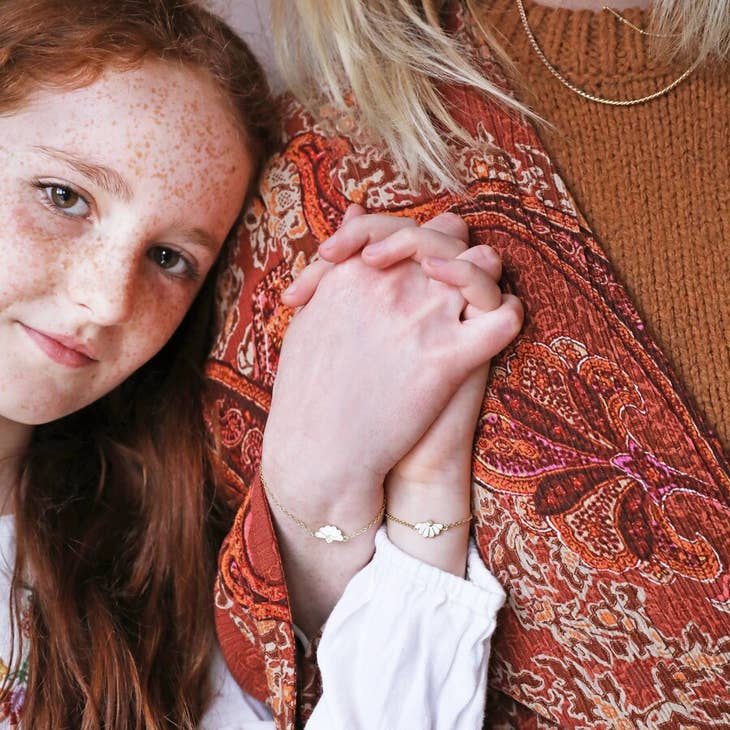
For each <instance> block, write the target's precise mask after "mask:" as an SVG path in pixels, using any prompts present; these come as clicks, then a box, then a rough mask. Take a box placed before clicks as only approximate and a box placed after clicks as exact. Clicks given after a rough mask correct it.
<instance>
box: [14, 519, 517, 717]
mask: <svg viewBox="0 0 730 730" xmlns="http://www.w3.org/2000/svg"><path fill="white" fill-rule="evenodd" d="M375 544H376V551H375V555H374V557H373V559H372V561H371V562H370V563H369V564H368V565H367V566H366V567H365V568H363V569H362V570H361V571H360V572H359V573H358V574H357V575H355V577H354V578H353V579H352V580H351V581H350V583H349V584H348V586H347V589H346V590H345V593H344V594H343V596H342V598H341V599H340V600H339V602H338V603H337V605H336V606H335V608H334V610H333V612H332V614H331V615H330V617H329V619H328V621H327V625H326V626H325V629H324V632H323V635H322V640H321V642H320V646H319V650H318V652H317V658H318V663H319V666H320V669H321V671H322V686H323V694H322V698H321V699H320V701H319V703H318V704H317V706H316V708H315V709H314V712H313V714H312V717H311V718H310V720H309V722H308V723H307V726H306V728H307V730H334V729H335V728H348V730H377V729H383V730H422V729H423V730H426V729H429V730H437V729H438V730H479V729H480V728H481V727H482V724H483V716H484V705H485V698H486V681H487V679H486V678H487V664H488V661H489V647H490V639H491V636H492V633H493V631H494V626H495V621H496V615H497V612H498V610H499V609H500V607H501V606H502V604H503V603H504V591H503V590H502V588H501V586H500V585H499V583H498V582H497V581H496V579H495V578H494V577H493V576H492V575H491V574H490V573H489V572H488V571H487V569H486V568H485V567H484V564H483V563H482V561H481V559H480V557H479V555H478V553H477V551H476V548H475V547H474V546H473V545H472V546H471V547H470V551H469V559H468V567H467V579H466V580H464V579H461V578H457V577H456V576H454V575H451V574H449V573H445V572H443V571H441V570H439V569H437V568H434V567H432V566H430V565H426V564H424V563H421V562H419V561H418V560H416V559H414V558H412V557H411V556H409V555H406V554H405V553H403V552H401V551H400V550H399V549H398V548H396V547H395V546H394V545H393V544H392V543H391V542H390V541H389V540H388V538H387V535H386V531H385V528H381V529H380V530H379V531H378V534H377V536H376V541H375ZM14 560H15V530H14V522H13V518H12V517H11V516H7V517H0V595H3V594H4V595H5V596H6V598H5V600H1V601H0V680H2V679H4V677H5V676H6V675H7V673H8V671H12V667H8V666H7V665H6V664H5V662H6V661H8V658H9V654H10V615H9V608H8V600H7V596H8V595H9V591H10V579H11V576H12V566H13V563H14ZM21 624H22V617H21ZM14 664H15V662H13V665H14ZM211 671H212V672H213V679H214V686H215V687H216V695H215V697H214V699H213V701H212V703H211V705H210V707H209V708H208V711H207V712H206V713H205V716H204V718H203V720H202V722H201V725H200V728H201V730H274V723H273V721H272V719H271V714H270V712H269V711H268V709H267V708H266V706H265V705H263V704H262V703H260V702H258V701H257V700H255V699H253V698H252V697H250V696H249V695H247V694H246V693H244V692H243V691H242V690H241V689H240V688H239V687H238V685H237V684H236V682H235V681H234V680H233V678H232V676H231V675H230V674H229V672H228V670H227V668H226V666H225V663H224V662H223V659H222V657H221V655H220V654H217V655H216V657H215V658H214V661H213V666H212V669H211ZM3 672H4V674H3ZM11 681H12V689H11V691H10V693H9V694H8V696H7V698H6V700H5V701H4V702H3V703H2V704H1V705H0V726H2V727H5V728H13V727H17V724H18V722H19V717H20V714H21V710H22V704H23V698H24V694H25V685H26V673H25V666H24V662H21V665H20V670H19V671H18V672H17V673H16V676H15V677H14V678H12V680H11Z"/></svg>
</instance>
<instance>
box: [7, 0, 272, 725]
mask: <svg viewBox="0 0 730 730" xmlns="http://www.w3.org/2000/svg"><path fill="white" fill-rule="evenodd" d="M149 59H154V60H161V61H165V62H172V63H177V64H180V63H182V64H186V65H188V66H189V67H191V68H193V69H196V70H199V71H202V72H204V73H207V74H209V75H210V78H211V82H212V83H214V84H216V86H217V87H218V88H219V90H220V92H221V95H222V98H223V99H225V100H227V101H226V103H229V104H230V108H231V112H232V113H233V114H234V115H235V118H236V119H237V121H238V122H239V123H240V128H241V130H242V131H243V133H244V135H245V139H246V140H247V143H248V146H249V151H250V154H251V155H252V157H253V159H254V160H255V161H260V160H261V159H262V157H263V156H264V155H265V154H266V153H267V152H268V150H269V149H270V147H271V146H272V144H273V142H274V139H275V137H274V132H273V131H272V130H274V129H275V128H276V125H275V123H274V122H275V120H274V118H273V117H274V114H273V109H274V107H273V105H272V103H271V100H270V96H269V92H268V87H267V84H266V80H265V77H264V74H263V72H262V70H261V68H260V67H259V65H258V63H257V61H256V60H255V58H254V56H253V55H252V54H251V53H250V52H249V50H248V49H247V47H246V46H245V44H244V43H243V42H242V41H241V40H240V39H239V38H238V37H237V36H236V35H235V34H234V33H233V31H231V30H230V29H229V28H228V27H227V26H226V25H225V24H224V23H223V22H222V21H220V20H219V19H218V18H217V17H215V16H214V15H212V14H210V13H209V12H207V11H206V10H204V9H202V8H201V7H200V6H198V5H197V4H195V3H194V2H191V1H189V0H94V2H88V1H87V0H3V2H0V114H2V113H9V112H12V111H13V110H15V109H17V108H19V107H21V106H22V105H23V103H24V102H25V100H26V99H27V98H28V97H29V96H30V95H31V94H32V93H33V92H34V91H35V90H37V89H38V88H43V87H54V88H78V87H81V86H84V85H87V84H90V83H92V82H93V81H94V80H95V79H96V78H97V77H98V76H99V75H100V74H101V73H102V72H103V71H105V70H106V69H108V68H115V69H121V70H124V69H128V68H134V67H136V66H139V65H140V64H141V63H143V62H144V61H146V60H149ZM211 310H212V275H211V277H210V278H209V281H208V282H206V284H205V285H204V287H203V289H202V290H201V294H200V295H199V296H198V298H197V300H196V302H195V304H194V305H193V307H192V309H191V311H190V312H189V313H188V315H187V317H186V319H185V321H184V322H183V324H182V325H181V327H180V328H179V329H178V331H177V332H176V334H175V336H174V337H173V338H172V340H171V341H170V342H169V343H168V344H167V346H166V347H165V348H164V349H163V351H162V352H161V353H159V354H158V355H157V356H156V357H155V358H154V359H153V360H152V361H151V362H150V363H148V364H147V365H145V366H144V367H142V368H141V369H140V370H139V371H138V372H137V373H135V374H134V375H133V376H131V377H130V378H129V379H128V380H127V381H126V382H125V383H124V384H122V385H121V386H120V387H119V388H117V389H116V390H115V391H113V392H112V393H110V394H109V395H108V396H106V397H104V398H102V399H101V400H99V401H97V402H96V403H94V404H92V405H91V406H89V407H87V408H85V409H83V410H82V411H80V412H78V413H75V414H72V415H71V416H68V417H66V418H63V419H60V420H59V421H56V422H54V423H51V424H48V425H45V426H39V427H37V428H36V429H35V430H34V434H33V441H32V443H31V446H30V449H29V451H28V454H27V457H26V459H25V462H24V469H23V473H22V477H21V480H20V485H19V488H18V489H17V491H16V495H15V514H16V535H17V559H16V567H15V576H14V580H13V589H12V595H11V607H13V608H14V611H15V614H16V615H17V612H18V607H19V605H20V600H21V599H20V596H21V586H22V585H23V581H24V579H25V580H30V581H31V582H32V588H33V596H32V601H31V615H30V636H31V638H30V642H29V665H28V686H27V693H26V698H25V707H24V710H23V716H22V724H23V725H24V726H28V727H33V728H44V729H47V730H61V729H66V728H69V729H70V728H74V729H75V728H81V729H82V730H100V729H101V728H104V729H110V728H118V729H119V730H133V729H135V728H139V729H141V728H146V729H150V730H157V729H159V730H161V729H162V728H188V729H190V730H192V728H194V727H196V726H197V724H198V722H199V720H200V717H201V715H202V713H203V711H204V708H205V706H206V703H207V702H208V699H209V695H210V688H209V678H208V666H209V658H210V652H211V649H212V646H213V642H214V641H215V636H214V631H213V625H212V608H213V607H212V605H211V604H212V584H213V578H214V572H215V555H216V551H217V546H218V540H219V538H220V537H221V534H220V532H221V530H219V529H218V528H217V526H216V525H218V524H219V526H220V528H221V529H222V528H223V523H222V518H221V522H220V523H216V520H215V519H214V517H215V516H216V514H218V513H217V512H216V509H217V508H216V504H215V500H214V496H213V489H212V485H211V481H212V480H211V475H210V473H209V468H208V464H209V461H208V459H207V458H206V442H205V437H204V433H205V430H204V428H203V424H202V416H201V410H200V395H201V394H200V390H201V378H200V369H201V367H202V363H203V360H204V358H205V356H206V353H207V350H208V347H209V344H210V343H209V340H208V337H209V328H210V315H211ZM15 633H16V634H17V633H18V632H17V631H15ZM15 638H16V639H18V638H19V637H17V636H16V637H15ZM15 648H16V651H15V653H16V655H17V653H18V652H17V649H18V646H17V645H16V647H15ZM13 674H14V673H13V672H9V673H8V676H9V677H11V676H12V675H13ZM6 684H7V680H6ZM8 691H9V688H8V687H7V686H6V687H5V688H4V692H5V693H7V692H8ZM0 699H4V697H0Z"/></svg>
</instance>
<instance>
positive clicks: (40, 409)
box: [0, 394, 92, 426]
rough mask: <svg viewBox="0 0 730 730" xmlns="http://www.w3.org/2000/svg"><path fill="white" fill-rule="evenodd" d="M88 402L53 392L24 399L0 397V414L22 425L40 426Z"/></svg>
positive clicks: (78, 409)
mask: <svg viewBox="0 0 730 730" xmlns="http://www.w3.org/2000/svg"><path fill="white" fill-rule="evenodd" d="M14 395H15V394H14ZM90 402H92V401H83V402H81V401H79V400H76V399H70V398H68V397H63V396H59V395H55V394H54V395H48V396H45V397H43V396H39V395H38V394H35V395H32V396H29V397H27V398H24V399H22V398H18V397H13V398H10V399H8V398H2V397H0V415H1V416H2V418H4V419H6V420H8V421H14V422H15V423H19V424H22V425H24V426H42V425H44V424H46V423H51V422H53V421H57V420H58V419H59V418H63V417H64V416H68V415H70V414H71V413H75V412H76V411H80V410H81V409H82V408H84V407H85V406H87V405H88V404H89V403H90Z"/></svg>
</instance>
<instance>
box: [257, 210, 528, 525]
mask: <svg viewBox="0 0 730 730" xmlns="http://www.w3.org/2000/svg"><path fill="white" fill-rule="evenodd" d="M500 275H501V262H500V259H499V256H498V255H497V254H496V252H494V251H493V250H492V249H491V248H490V247H488V246H475V247H473V248H468V229H467V226H466V224H465V223H464V221H463V220H462V219H461V218H459V217H458V216H456V215H453V214H443V215H440V216H438V217H436V218H434V219H432V220H431V221H429V222H427V223H426V224H424V225H421V226H419V225H417V224H416V223H415V222H414V221H413V220H410V219H408V218H400V217H395V216H388V215H377V214H375V215H365V214H364V211H363V210H362V209H361V208H359V207H358V206H351V207H350V209H349V210H348V212H347V214H346V216H345V219H344V220H343V225H342V226H341V227H340V229H339V230H338V231H337V232H336V233H335V234H334V235H333V236H332V237H331V238H330V239H329V240H328V241H326V242H325V243H323V244H322V246H320V259H319V260H317V261H315V262H313V263H312V264H310V265H309V266H308V267H307V268H306V269H304V271H303V272H302V273H301V274H300V275H299V277H298V278H297V279H296V281H295V282H294V284H293V286H292V287H291V288H290V289H289V290H288V291H287V292H286V294H285V297H284V300H283V301H284V303H285V304H288V305H290V306H293V307H300V309H299V310H298V312H297V314H296V315H295V316H294V317H293V319H292V321H291V324H290V326H289V328H288V330H287V333H286V335H285V337H284V342H283V346H282V351H281V357H280V361H279V370H278V374H277V379H276V384H275V387H274V393H273V398H272V405H271V411H270V415H269V420H268V422H267V426H266V432H265V436H264V444H263V454H262V465H263V469H264V472H265V473H266V475H267V479H268V482H269V484H270V485H272V486H273V488H274V490H275V491H276V493H277V494H278V495H279V497H280V498H281V499H282V501H285V502H286V503H287V505H288V506H289V507H290V508H291V509H293V510H294V511H296V512H297V514H299V515H300V516H301V517H302V518H303V519H305V520H311V521H312V522H313V523H314V524H323V522H324V521H333V522H336V523H337V524H340V525H345V527H353V528H354V527H355V526H357V525H358V524H360V523H362V521H363V519H367V516H368V515H370V514H371V513H372V512H373V511H374V508H375V509H377V505H378V504H379V503H380V502H382V498H383V484H384V482H385V479H386V475H388V474H390V475H391V477H390V478H391V479H392V478H393V477H394V476H395V477H396V478H397V479H401V480H404V481H407V482H418V483H421V484H431V483H433V484H434V485H436V484H440V485H448V484H449V483H450V482H451V481H457V480H458V481H460V482H463V479H464V475H465V473H467V474H468V472H469V471H470V463H471V446H472V440H473V434H474V427H475V423H476V419H477V416H478V412H479V407H480V404H481V401H482V398H483V394H484V387H485V379H486V373H487V369H488V364H489V361H490V359H491V358H492V357H493V356H494V355H495V354H497V353H498V352H499V351H500V350H502V349H503V348H504V347H505V346H506V345H507V344H509V342H511V341H512V340H513V339H514V337H515V336H516V335H517V333H518V332H519V329H520V327H521V325H522V307H521V304H520V302H519V300H518V299H517V298H516V297H514V296H512V295H509V294H503V293H502V292H501V291H500V289H499V287H498V284H497V281H498V280H499V278H500Z"/></svg>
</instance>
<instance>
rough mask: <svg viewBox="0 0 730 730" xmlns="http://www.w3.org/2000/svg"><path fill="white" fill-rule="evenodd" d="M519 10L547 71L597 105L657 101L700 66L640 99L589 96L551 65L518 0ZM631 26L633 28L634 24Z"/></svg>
mask: <svg viewBox="0 0 730 730" xmlns="http://www.w3.org/2000/svg"><path fill="white" fill-rule="evenodd" d="M517 9H518V10H519V12H520V20H521V21H522V26H523V27H524V29H525V33H526V34H527V39H528V40H529V42H530V45H531V46H532V49H533V50H534V51H535V53H536V54H537V57H538V58H539V59H540V60H541V61H542V63H543V65H544V66H545V68H547V70H548V71H550V73H551V74H552V75H553V76H554V77H555V78H556V79H557V80H558V81H560V83H561V84H563V86H565V87H566V88H568V89H570V90H571V91H572V92H573V93H574V94H578V96H581V97H583V98H584V99H587V100H588V101H593V102H595V103H596V104H605V105H607V106H636V105H637V104H643V103H645V102H647V101H652V100H653V99H657V98H659V97H660V96H664V94H668V93H669V92H670V91H671V90H672V89H673V88H674V87H675V86H679V84H681V83H682V81H684V80H685V79H686V78H687V77H688V76H689V75H690V74H691V73H692V72H693V71H694V70H695V69H696V68H697V66H698V64H699V61H695V62H694V63H693V64H692V65H691V66H690V67H689V68H688V69H686V70H685V72H684V73H683V74H682V75H681V76H679V77H678V78H676V79H674V81H672V83H671V84H669V85H667V86H665V87H664V88H663V89H659V91H655V92H654V93H653V94H647V96H642V97H640V98H639V99H606V98H605V97H603V96H596V95H595V94H589V93H588V92H587V91H584V90H583V89H581V88H579V87H578V86H576V85H575V84H574V83H572V82H571V81H569V80H568V79H566V78H565V76H563V74H561V73H560V71H558V69H557V68H556V67H555V66H554V65H553V64H552V63H550V61H548V59H547V56H545V54H544V53H543V51H542V48H540V45H539V43H538V42H537V39H536V38H535V34H534V33H533V32H532V28H530V24H529V23H528V21H527V11H526V10H525V5H524V2H523V0H517ZM618 17H621V19H622V20H624V21H625V22H627V23H628V21H626V20H625V19H624V18H623V17H622V16H618ZM630 25H632V26H633V24H630ZM633 27H635V26H633ZM636 29H637V30H639V31H640V32H642V33H646V31H642V30H641V29H640V28H636Z"/></svg>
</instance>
